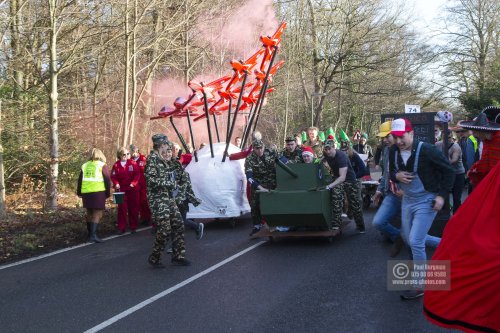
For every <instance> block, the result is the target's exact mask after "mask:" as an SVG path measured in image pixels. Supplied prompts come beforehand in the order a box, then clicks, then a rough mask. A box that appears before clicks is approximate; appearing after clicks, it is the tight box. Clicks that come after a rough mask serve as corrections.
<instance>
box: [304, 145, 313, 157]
mask: <svg viewBox="0 0 500 333" xmlns="http://www.w3.org/2000/svg"><path fill="white" fill-rule="evenodd" d="M304 155H309V156H311V157H314V151H313V149H312V148H311V147H309V146H305V147H303V148H302V156H304Z"/></svg>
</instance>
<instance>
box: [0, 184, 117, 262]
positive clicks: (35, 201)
mask: <svg viewBox="0 0 500 333" xmlns="http://www.w3.org/2000/svg"><path fill="white" fill-rule="evenodd" d="M43 199H44V194H43V192H40V193H16V194H14V195H10V196H7V201H6V203H7V207H8V209H7V212H6V213H7V214H6V216H5V217H2V219H1V220H0V264H5V263H9V262H13V261H17V260H21V259H26V258H30V257H34V256H38V255H40V254H44V253H47V252H51V251H54V250H58V249H62V248H65V247H70V246H75V245H78V244H82V243H85V242H86V240H87V226H86V223H85V222H86V221H85V214H86V211H85V209H84V208H82V205H81V199H80V198H78V197H77V196H76V194H74V193H65V192H63V193H61V194H60V195H59V198H58V203H59V208H58V209H57V210H56V211H54V212H46V211H44V210H43ZM106 207H107V208H106V211H105V212H104V216H103V218H102V220H101V223H100V224H99V229H98V232H97V233H98V235H99V237H107V236H110V235H112V234H114V233H116V226H115V223H116V205H115V204H113V203H112V202H111V201H110V200H109V201H108V202H106Z"/></svg>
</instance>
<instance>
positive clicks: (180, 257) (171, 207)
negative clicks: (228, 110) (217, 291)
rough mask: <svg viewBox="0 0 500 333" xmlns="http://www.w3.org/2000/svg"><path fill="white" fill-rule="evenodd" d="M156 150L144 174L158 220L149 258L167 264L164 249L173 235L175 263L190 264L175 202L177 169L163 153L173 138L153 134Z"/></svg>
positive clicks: (154, 217) (151, 205) (181, 222)
mask: <svg viewBox="0 0 500 333" xmlns="http://www.w3.org/2000/svg"><path fill="white" fill-rule="evenodd" d="M152 140H153V151H152V152H151V154H150V155H149V156H148V158H147V161H146V168H145V170H144V175H145V177H146V187H147V194H148V202H149V207H150V209H151V215H152V217H153V219H154V221H155V223H156V227H157V232H156V238H155V242H154V245H153V252H152V253H151V255H150V256H149V259H148V262H149V263H150V264H151V265H152V266H153V267H157V268H163V267H165V266H164V265H163V264H162V263H161V253H162V252H163V250H164V249H165V243H166V242H167V237H169V236H171V237H172V243H173V245H172V263H173V264H176V265H183V266H187V265H189V264H190V263H189V261H188V260H186V259H185V258H184V256H185V252H186V250H185V244H184V223H183V221H182V217H181V214H180V212H179V209H178V208H177V205H176V204H175V200H174V199H173V198H174V190H175V187H176V184H175V182H176V181H175V172H174V169H173V168H171V167H170V166H169V165H168V163H167V161H165V160H164V159H163V157H162V153H163V152H164V151H165V150H167V149H168V147H169V142H168V139H167V136H166V135H163V134H155V135H153V137H152Z"/></svg>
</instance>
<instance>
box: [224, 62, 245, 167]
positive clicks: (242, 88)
mask: <svg viewBox="0 0 500 333" xmlns="http://www.w3.org/2000/svg"><path fill="white" fill-rule="evenodd" d="M247 76H248V71H245V75H244V77H243V82H242V83H241V91H240V95H239V96H238V102H237V103H236V110H234V118H233V122H232V123H231V129H230V130H229V137H228V139H227V140H226V141H227V142H226V149H224V154H222V162H225V161H226V155H227V150H228V148H229V143H230V142H231V137H232V136H233V131H234V125H236V118H238V109H239V108H240V104H241V98H242V97H243V93H244V92H245V84H246V82H247Z"/></svg>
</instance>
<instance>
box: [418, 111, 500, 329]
mask: <svg viewBox="0 0 500 333" xmlns="http://www.w3.org/2000/svg"><path fill="white" fill-rule="evenodd" d="M487 109H488V108H487ZM483 111H485V110H483ZM486 111H489V112H482V113H481V114H480V115H479V116H478V117H477V118H476V119H475V120H474V121H471V122H461V123H460V126H462V125H465V126H466V127H464V128H468V129H472V130H473V131H474V134H477V133H479V132H487V133H489V134H490V135H487V136H486V135H485V136H484V138H485V140H484V148H483V155H482V157H481V159H480V160H479V162H480V161H483V162H482V163H478V162H476V164H474V166H473V168H471V170H476V171H472V175H473V176H472V177H471V180H472V181H473V182H475V184H478V185H477V187H476V188H475V189H474V191H473V192H472V193H471V194H470V195H469V197H468V198H467V200H465V202H464V203H463V204H462V206H460V209H459V210H458V211H457V212H456V214H454V215H453V217H452V218H451V219H450V220H449V221H448V223H447V225H446V228H445V229H444V232H443V237H442V239H441V243H440V245H439V247H438V248H437V250H436V252H435V253H434V256H433V257H432V260H449V261H450V263H451V272H450V288H451V289H450V290H425V292H424V314H425V316H426V317H427V319H428V320H429V321H430V322H431V323H433V324H436V325H438V326H442V327H446V328H453V329H460V330H462V331H465V332H500V297H499V295H500V283H498V282H499V276H500V246H499V244H500V219H499V216H500V207H499V206H498V203H499V202H500V162H499V161H500V158H499V157H500V156H499V154H498V153H499V152H500V140H499V133H500V124H498V123H493V122H488V121H487V120H488V119H486V120H485V118H486V117H485V116H486V115H488V114H489V113H490V112H493V111H494V110H493V109H492V108H489V110H486ZM499 111H500V108H496V111H495V112H496V113H497V116H495V117H492V116H489V117H488V118H489V120H494V119H495V118H496V121H497V122H498V121H499V118H500V117H499V116H498V113H499Z"/></svg>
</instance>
